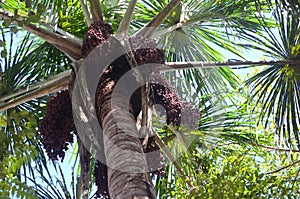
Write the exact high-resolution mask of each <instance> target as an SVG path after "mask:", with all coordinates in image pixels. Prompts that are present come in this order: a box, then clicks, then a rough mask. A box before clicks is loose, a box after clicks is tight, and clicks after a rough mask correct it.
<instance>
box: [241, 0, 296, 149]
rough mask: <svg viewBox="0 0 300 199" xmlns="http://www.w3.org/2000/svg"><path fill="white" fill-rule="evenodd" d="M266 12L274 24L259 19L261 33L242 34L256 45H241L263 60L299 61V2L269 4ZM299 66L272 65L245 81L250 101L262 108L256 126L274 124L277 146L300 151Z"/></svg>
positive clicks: (273, 2) (274, 2)
mask: <svg viewBox="0 0 300 199" xmlns="http://www.w3.org/2000/svg"><path fill="white" fill-rule="evenodd" d="M268 3H269V6H270V7H269V10H268V12H271V13H272V16H273V17H274V19H275V22H276V24H277V26H276V28H272V27H269V26H267V24H266V23H265V22H264V20H263V18H262V19H261V21H262V25H263V28H264V30H265V31H264V33H254V32H247V31H245V34H244V35H245V38H247V39H248V40H249V41H252V42H255V43H256V44H246V45H242V46H245V47H251V48H255V49H258V50H260V51H262V52H264V53H265V55H266V56H271V57H272V58H275V59H278V60H287V61H290V60H299V41H300V40H299V39H300V36H299V32H300V21H299V13H300V11H299V2H298V3H297V4H298V7H297V4H289V3H287V2H285V1H277V0H276V1H268ZM299 79H300V78H299V66H298V65H297V64H275V65H271V66H268V67H267V68H266V69H265V70H263V71H262V72H260V73H258V74H256V75H255V76H253V77H251V78H250V79H248V80H247V81H246V85H249V86H250V89H251V93H252V97H251V98H250V99H249V101H252V102H256V103H258V102H259V103H261V104H262V105H263V109H262V112H261V114H260V119H259V122H262V123H263V124H264V126H265V127H267V126H268V125H269V124H270V123H271V122H273V121H274V122H275V124H276V131H277V133H278V134H279V142H278V143H279V144H285V145H287V146H289V147H292V146H293V145H294V144H296V145H297V147H298V148H299V147H300V140H299V125H300V123H299V113H300V112H299V111H300V109H299V104H300V101H299V82H300V81H299Z"/></svg>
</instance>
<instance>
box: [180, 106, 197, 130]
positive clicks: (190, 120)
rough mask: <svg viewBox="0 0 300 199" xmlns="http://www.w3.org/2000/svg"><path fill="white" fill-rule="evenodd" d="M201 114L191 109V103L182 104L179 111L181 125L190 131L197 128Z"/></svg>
mask: <svg viewBox="0 0 300 199" xmlns="http://www.w3.org/2000/svg"><path fill="white" fill-rule="evenodd" d="M200 116H201V113H200V110H199V109H198V108H195V107H193V105H192V104H191V103H188V102H183V103H182V110H181V123H182V124H184V125H187V126H188V127H189V128H191V129H197V128H198V122H199V119H200Z"/></svg>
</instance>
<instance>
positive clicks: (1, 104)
mask: <svg viewBox="0 0 300 199" xmlns="http://www.w3.org/2000/svg"><path fill="white" fill-rule="evenodd" d="M299 63H300V61H298V60H281V61H257V62H255V61H229V62H186V63H180V62H166V63H165V64H164V65H161V67H160V68H159V70H160V71H161V72H167V71H172V70H184V69H190V68H215V67H224V66H227V67H230V68H232V69H243V68H249V66H251V67H254V66H265V65H282V64H291V65H293V64H295V65H296V64H299ZM243 66H244V67H243ZM70 73H71V69H70V70H68V71H65V72H63V73H62V74H58V75H56V76H54V77H53V78H51V79H49V80H45V81H42V82H38V83H35V84H33V85H30V86H29V87H28V88H26V89H23V90H20V91H17V92H16V93H14V94H10V95H6V96H2V97H1V98H0V111H3V110H6V109H9V108H11V107H15V106H17V105H19V104H22V103H24V102H27V101H30V100H32V99H35V98H38V97H43V96H45V95H48V94H51V93H54V92H57V91H59V90H63V89H66V88H67V86H68V83H69V76H70ZM16 97H18V98H16Z"/></svg>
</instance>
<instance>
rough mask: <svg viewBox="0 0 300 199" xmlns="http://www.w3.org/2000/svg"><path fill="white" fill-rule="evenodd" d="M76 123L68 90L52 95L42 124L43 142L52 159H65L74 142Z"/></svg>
mask: <svg viewBox="0 0 300 199" xmlns="http://www.w3.org/2000/svg"><path fill="white" fill-rule="evenodd" d="M75 131H76V129H75V125H74V121H73V115H72V104H71V99H70V96H69V92H68V91H67V90H64V91H61V92H59V93H57V94H56V96H54V97H51V98H50V99H49V100H48V102H47V106H46V113H45V117H44V119H43V120H42V121H41V124H40V133H41V135H42V138H43V139H42V143H43V145H44V148H45V150H46V152H47V154H48V156H49V157H50V158H51V159H52V160H58V158H61V159H62V160H63V159H64V156H65V151H66V150H67V149H68V144H69V143H73V134H72V132H75Z"/></svg>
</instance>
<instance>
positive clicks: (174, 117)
mask: <svg viewBox="0 0 300 199" xmlns="http://www.w3.org/2000/svg"><path fill="white" fill-rule="evenodd" d="M112 34H113V30H112V28H111V26H110V25H109V24H107V23H106V22H97V23H94V24H92V25H91V26H90V27H89V29H88V31H87V33H86V35H85V37H84V40H83V46H82V55H83V57H87V55H88V54H89V53H90V52H91V51H92V50H93V49H94V48H95V47H97V46H99V45H100V44H101V43H103V42H106V41H107V40H108V39H109V38H110V37H111V35H112ZM129 43H130V45H131V49H132V53H133V55H134V58H135V60H136V63H137V64H138V65H143V64H147V63H156V64H163V63H164V61H165V56H164V51H163V50H162V49H159V48H157V44H156V42H155V41H154V40H153V39H141V38H140V37H135V38H131V39H130V40H129ZM145 46H146V47H145ZM130 68H131V66H130V64H129V63H128V62H127V59H126V58H125V55H124V56H121V57H120V58H118V60H115V61H114V62H112V63H111V65H110V66H109V67H108V68H107V69H106V70H105V71H103V74H102V76H101V79H100V80H99V84H100V82H105V81H108V80H109V79H113V80H115V81H117V80H118V78H120V77H121V76H122V75H123V74H124V73H125V72H127V71H129V70H130ZM149 73H151V75H145V77H144V78H149V79H148V82H150V83H149V88H150V89H149V90H150V92H149V99H150V101H151V105H154V104H160V105H161V106H163V107H164V108H165V111H166V123H167V124H173V125H174V126H180V125H181V119H182V118H181V116H182V115H183V114H184V113H183V110H186V111H185V112H187V111H188V112H189V114H191V113H192V114H193V115H194V116H193V119H195V118H199V117H200V112H199V110H198V109H194V108H192V106H191V105H190V104H188V103H184V102H182V101H181V99H180V98H179V96H178V95H177V93H176V92H175V89H174V88H173V87H172V86H171V85H170V83H169V82H168V81H167V80H166V79H164V78H163V77H162V76H160V75H159V73H158V72H157V71H155V69H153V68H151V67H150V68H148V69H145V71H142V73H141V74H142V75H143V74H149ZM99 84H98V88H97V89H101V84H100V86H99ZM140 93H141V92H135V93H134V94H133V96H132V97H131V100H130V103H131V104H132V107H133V115H134V117H135V118H137V116H138V114H139V112H140V110H141V99H140V98H141V94H140ZM187 118H190V117H187ZM187 122H189V123H190V125H191V126H193V127H195V124H196V123H197V120H196V121H195V120H193V121H187ZM40 132H41V135H42V137H43V145H44V148H45V150H46V152H47V154H48V156H49V157H50V158H51V159H52V160H58V159H59V158H61V160H63V158H64V155H65V151H66V150H67V149H68V144H69V143H72V142H73V135H74V134H76V129H75V125H74V120H73V116H72V104H71V99H70V96H69V92H68V91H67V90H64V91H61V92H59V93H57V94H56V96H54V97H52V98H50V99H49V100H48V102H47V107H46V114H45V117H44V119H43V120H42V121H41V124H40ZM158 150H159V147H158V145H157V144H156V143H155V141H154V138H153V137H150V138H149V139H148V144H147V146H146V147H145V148H144V152H145V153H149V152H153V151H158ZM103 154H104V152H103ZM155 154H157V155H156V156H157V157H153V156H151V159H149V158H147V163H148V167H149V169H150V171H151V174H152V175H153V174H156V175H162V174H163V173H164V166H165V160H164V157H163V155H162V154H161V153H155ZM154 159H155V160H154ZM94 176H95V182H96V185H97V186H98V191H97V196H98V197H102V198H109V193H108V187H107V167H106V165H104V164H102V163H101V162H100V161H98V162H97V163H96V165H95V169H94Z"/></svg>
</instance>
